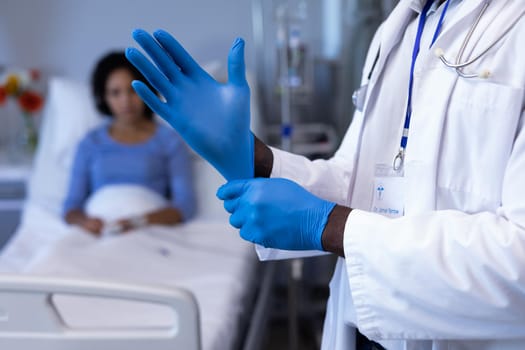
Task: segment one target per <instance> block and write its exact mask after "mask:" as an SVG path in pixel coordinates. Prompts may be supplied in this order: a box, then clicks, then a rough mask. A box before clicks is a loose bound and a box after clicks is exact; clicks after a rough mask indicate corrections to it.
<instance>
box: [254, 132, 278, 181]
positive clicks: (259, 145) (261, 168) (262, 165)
mask: <svg viewBox="0 0 525 350" xmlns="http://www.w3.org/2000/svg"><path fill="white" fill-rule="evenodd" d="M253 139H254V157H253V162H254V164H253V166H254V175H255V177H270V174H271V173H272V168H273V152H272V150H271V149H270V147H268V146H267V145H266V144H265V143H264V142H262V141H261V140H259V139H258V138H257V136H255V135H254V136H253Z"/></svg>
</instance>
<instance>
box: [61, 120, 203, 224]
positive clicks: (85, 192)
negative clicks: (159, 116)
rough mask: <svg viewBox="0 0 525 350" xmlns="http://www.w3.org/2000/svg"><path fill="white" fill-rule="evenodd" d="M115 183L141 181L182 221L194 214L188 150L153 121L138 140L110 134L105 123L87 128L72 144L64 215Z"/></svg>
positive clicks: (137, 183)
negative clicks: (150, 130) (119, 138)
mask: <svg viewBox="0 0 525 350" xmlns="http://www.w3.org/2000/svg"><path fill="white" fill-rule="evenodd" d="M114 184H135V185H142V186H145V187H147V188H149V189H151V190H153V191H155V192H157V193H159V194H160V195H162V196H164V197H166V198H170V199H171V203H172V206H173V207H174V208H177V209H178V210H179V211H180V212H181V214H182V217H183V219H184V220H187V219H189V218H191V217H192V216H193V215H194V213H195V195H194V188H193V180H192V171H191V161H190V155H189V152H188V148H187V147H186V145H185V144H184V142H183V141H182V139H181V138H180V136H179V135H178V134H177V133H176V132H175V131H174V130H172V129H170V128H168V127H166V126H164V125H161V124H157V128H156V130H155V132H154V134H153V136H152V137H150V138H149V139H148V140H146V141H144V142H141V143H137V144H122V143H119V142H118V141H116V140H114V139H113V138H111V136H110V134H109V124H104V125H102V126H100V127H97V128H96V129H94V130H92V131H90V132H89V133H88V134H87V135H86V137H84V139H83V140H82V141H81V142H80V144H79V145H78V148H77V152H76V156H75V160H74V163H73V169H72V172H71V179H70V183H69V191H68V194H67V197H66V199H65V202H64V207H63V214H66V213H67V212H68V211H70V210H72V209H83V207H84V204H85V202H86V200H87V199H88V197H89V196H90V195H91V194H92V193H94V192H96V191H97V190H99V189H100V188H102V187H104V186H106V185H114Z"/></svg>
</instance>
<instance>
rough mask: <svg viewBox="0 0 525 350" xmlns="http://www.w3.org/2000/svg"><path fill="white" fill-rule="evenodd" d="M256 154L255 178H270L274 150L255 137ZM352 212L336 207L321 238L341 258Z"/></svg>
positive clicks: (329, 250)
mask: <svg viewBox="0 0 525 350" xmlns="http://www.w3.org/2000/svg"><path fill="white" fill-rule="evenodd" d="M254 153H255V154H254V168H255V177H270V174H271V173H272V167H273V153H272V150H271V149H270V148H269V147H268V146H267V145H265V144H264V143H263V142H262V141H261V140H259V139H258V138H257V137H255V143H254ZM351 211H352V209H351V208H348V207H345V206H342V205H336V206H335V207H334V209H333V210H332V212H331V213H330V215H329V216H328V221H327V223H326V226H325V227H324V230H323V234H322V237H321V242H322V244H323V249H324V250H325V251H327V252H331V253H334V254H337V255H339V256H341V257H344V256H345V252H344V247H343V237H344V229H345V224H346V220H347V218H348V215H349V214H350V212H351Z"/></svg>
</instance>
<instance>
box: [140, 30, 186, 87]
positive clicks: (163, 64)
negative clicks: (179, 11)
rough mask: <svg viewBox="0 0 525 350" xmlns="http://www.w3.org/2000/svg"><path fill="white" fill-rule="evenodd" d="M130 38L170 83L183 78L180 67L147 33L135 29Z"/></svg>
mask: <svg viewBox="0 0 525 350" xmlns="http://www.w3.org/2000/svg"><path fill="white" fill-rule="evenodd" d="M132 36H133V39H135V41H136V42H137V43H138V44H139V45H140V46H141V47H142V48H143V49H144V51H146V52H147V54H148V55H149V56H150V57H151V59H152V60H153V62H155V64H156V65H157V67H159V69H160V70H161V71H162V73H164V75H165V76H166V77H168V79H169V80H170V81H172V82H177V81H180V80H181V79H182V78H183V76H182V72H181V71H180V67H179V66H177V64H176V63H175V62H174V61H173V58H172V57H171V56H170V55H169V54H168V53H167V52H166V50H164V49H163V48H162V47H161V46H160V45H159V43H158V42H157V41H156V40H155V39H154V38H153V37H152V36H151V35H150V34H149V33H147V32H146V31H144V30H142V29H135V30H134V31H133V33H132Z"/></svg>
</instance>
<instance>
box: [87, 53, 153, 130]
mask: <svg viewBox="0 0 525 350" xmlns="http://www.w3.org/2000/svg"><path fill="white" fill-rule="evenodd" d="M122 68H124V69H127V70H128V71H129V72H130V73H131V75H132V76H133V78H134V79H136V80H140V81H142V82H144V83H145V84H146V85H147V86H148V87H149V88H150V89H151V90H152V91H154V90H153V88H152V87H151V85H150V84H149V82H148V81H147V80H146V79H145V78H144V76H143V75H142V74H141V73H140V72H139V71H138V70H137V68H135V66H134V65H132V64H131V63H130V62H129V61H128V59H127V58H126V55H125V54H124V51H114V52H110V53H108V54H106V55H105V56H104V57H102V58H101V59H100V60H99V61H98V63H97V64H96V66H95V69H94V71H93V74H92V75H91V89H92V92H93V97H94V98H95V105H96V107H97V110H98V111H99V112H100V113H102V114H105V115H108V116H110V117H113V114H112V112H111V110H110V109H109V106H108V104H107V103H106V83H107V80H108V78H109V76H110V75H111V73H113V72H114V71H115V70H117V69H122ZM144 106H145V110H144V115H145V116H146V118H148V119H150V120H151V119H153V111H152V110H151V109H150V108H149V107H148V106H146V105H144Z"/></svg>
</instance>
